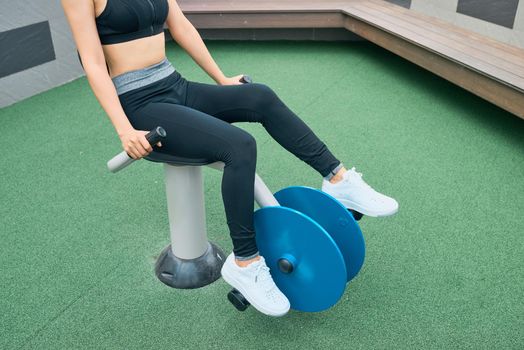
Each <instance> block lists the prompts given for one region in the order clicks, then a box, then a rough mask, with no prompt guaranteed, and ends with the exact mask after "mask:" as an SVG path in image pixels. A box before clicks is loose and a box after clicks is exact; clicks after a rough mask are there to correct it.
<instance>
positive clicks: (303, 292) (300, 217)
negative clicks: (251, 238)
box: [254, 206, 347, 312]
mask: <svg viewBox="0 0 524 350" xmlns="http://www.w3.org/2000/svg"><path fill="white" fill-rule="evenodd" d="M254 223H255V231H256V233H257V234H256V240H257V246H258V249H259V251H260V254H261V255H262V256H263V257H264V258H265V259H266V263H267V265H268V267H269V268H270V273H271V276H272V277H273V280H274V281H275V284H276V285H277V286H278V288H279V289H280V290H281V291H282V293H284V294H285V295H286V296H287V298H288V299H289V302H290V304H291V308H292V309H294V310H299V311H308V312H315V311H322V310H325V309H328V308H330V307H331V306H333V305H334V304H336V303H337V301H338V300H339V299H340V297H341V296H342V294H343V293H344V290H345V288H346V275H347V272H346V264H345V263H344V257H343V256H342V253H341V252H340V250H339V249H338V247H337V244H336V243H335V241H333V239H332V238H331V236H330V235H329V234H328V233H327V232H326V231H325V230H324V229H323V228H322V227H321V226H320V225H319V224H317V223H316V222H315V221H313V220H312V219H311V218H309V217H307V216H306V215H304V214H302V213H300V212H298V211H296V210H294V209H290V208H285V207H281V206H268V207H263V208H260V209H258V210H257V211H255V213H254ZM283 257H284V258H286V259H287V260H288V261H291V262H293V271H292V272H291V273H285V272H282V271H281V270H280V268H279V266H278V260H279V259H280V258H283Z"/></svg>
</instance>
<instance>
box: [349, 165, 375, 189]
mask: <svg viewBox="0 0 524 350" xmlns="http://www.w3.org/2000/svg"><path fill="white" fill-rule="evenodd" d="M350 171H351V173H352V174H353V175H352V177H354V178H356V179H358V180H359V181H358V184H359V185H360V186H361V187H364V188H367V189H370V190H372V188H371V186H369V185H368V184H367V183H366V182H365V181H364V180H363V179H362V173H359V172H358V171H356V169H355V167H353V168H351V170H348V171H347V173H348V175H346V174H344V175H346V176H345V177H344V180H343V181H345V182H349V177H350Z"/></svg>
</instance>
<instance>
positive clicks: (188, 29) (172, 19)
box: [166, 0, 229, 84]
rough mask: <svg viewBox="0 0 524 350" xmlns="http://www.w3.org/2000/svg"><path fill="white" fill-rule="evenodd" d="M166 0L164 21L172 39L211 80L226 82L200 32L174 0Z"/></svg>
mask: <svg viewBox="0 0 524 350" xmlns="http://www.w3.org/2000/svg"><path fill="white" fill-rule="evenodd" d="M168 2H169V14H168V16H167V20H166V23H167V26H168V28H169V32H170V33H171V36H172V37H173V39H175V41H176V42H177V43H178V44H179V45H180V46H181V47H182V48H183V49H184V50H185V51H186V52H187V53H188V54H189V55H190V56H191V57H192V58H193V60H194V61H195V62H196V63H197V64H198V65H199V66H200V67H202V69H203V70H205V71H206V73H207V74H208V75H209V76H210V77H211V78H213V80H215V81H216V82H217V83H218V84H225V83H227V81H228V80H229V78H227V77H226V76H224V73H222V71H221V70H220V68H219V67H218V65H217V64H216V62H215V61H214V60H213V58H212V57H211V54H210V53H209V51H208V49H207V47H206V45H205V44H204V41H203V40H202V38H201V37H200V34H199V33H198V31H197V30H196V29H195V27H194V26H193V24H191V22H189V20H188V19H187V18H186V16H184V14H183V13H182V10H180V7H179V6H178V4H177V2H176V0H168Z"/></svg>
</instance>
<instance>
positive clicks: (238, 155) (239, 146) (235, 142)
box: [230, 129, 257, 167]
mask: <svg viewBox="0 0 524 350" xmlns="http://www.w3.org/2000/svg"><path fill="white" fill-rule="evenodd" d="M230 141H231V148H232V150H231V158H232V161H233V162H234V163H235V164H238V165H239V166H251V167H253V166H254V165H255V164H256V159H257V142H256V139H255V138H254V137H253V135H251V134H250V133H248V132H247V131H245V130H242V129H240V132H239V133H237V134H236V135H235V136H234V137H233V138H232V139H231V140H230Z"/></svg>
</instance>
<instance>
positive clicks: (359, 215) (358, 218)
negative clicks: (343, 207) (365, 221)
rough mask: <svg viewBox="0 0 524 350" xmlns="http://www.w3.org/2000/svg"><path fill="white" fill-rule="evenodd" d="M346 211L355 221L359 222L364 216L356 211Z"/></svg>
mask: <svg viewBox="0 0 524 350" xmlns="http://www.w3.org/2000/svg"><path fill="white" fill-rule="evenodd" d="M348 210H349V211H350V212H351V214H352V215H353V217H354V218H355V220H356V221H359V220H360V219H362V217H363V216H364V214H362V213H359V212H358V211H356V210H353V209H348Z"/></svg>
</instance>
